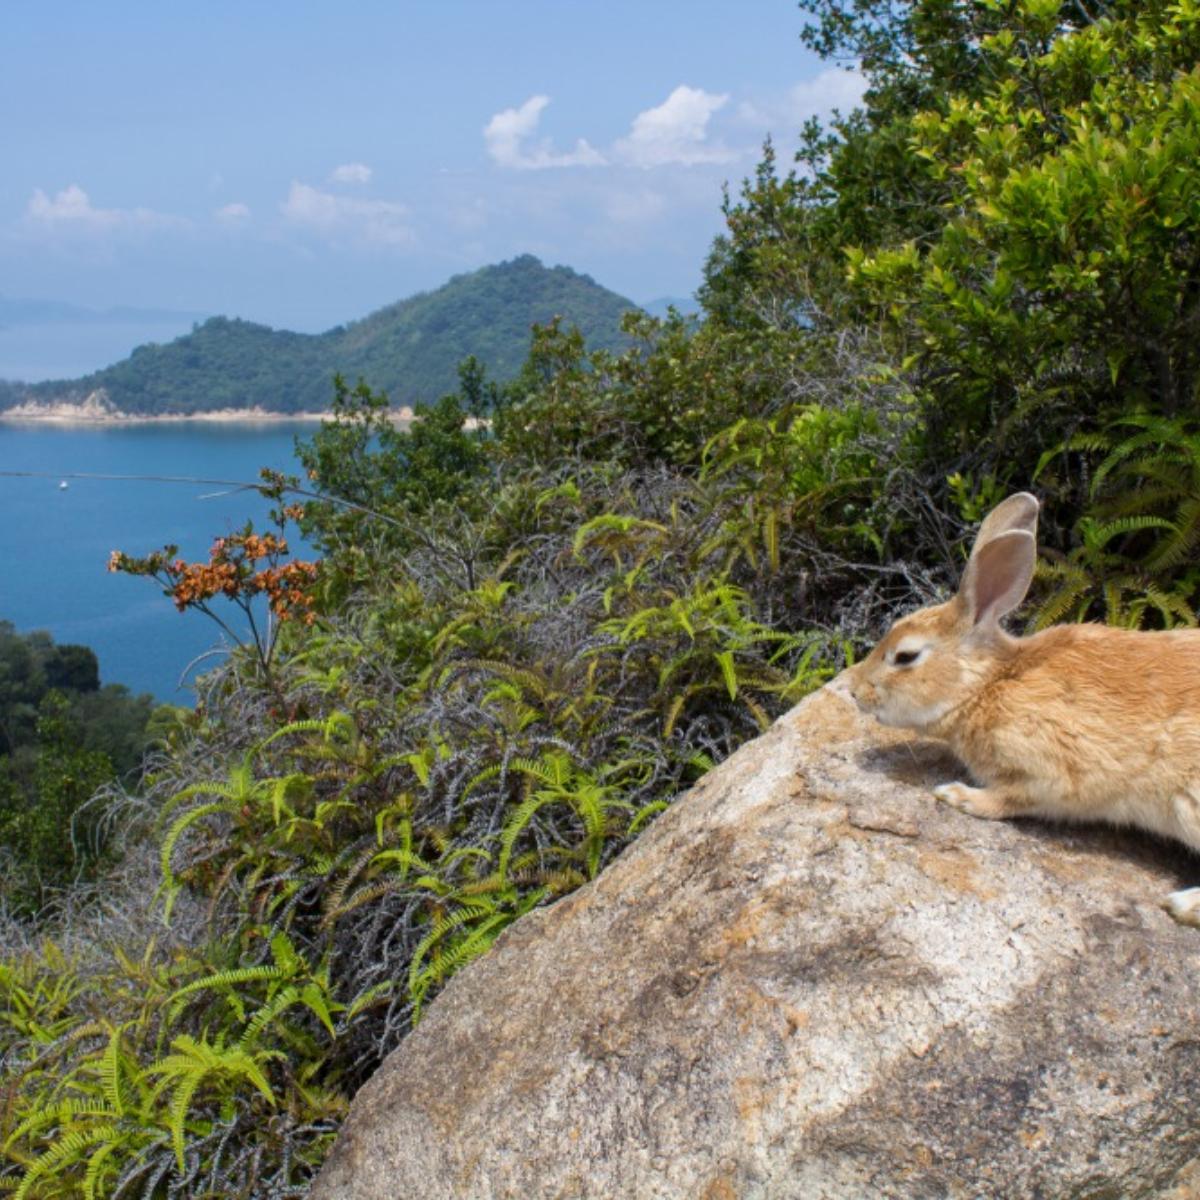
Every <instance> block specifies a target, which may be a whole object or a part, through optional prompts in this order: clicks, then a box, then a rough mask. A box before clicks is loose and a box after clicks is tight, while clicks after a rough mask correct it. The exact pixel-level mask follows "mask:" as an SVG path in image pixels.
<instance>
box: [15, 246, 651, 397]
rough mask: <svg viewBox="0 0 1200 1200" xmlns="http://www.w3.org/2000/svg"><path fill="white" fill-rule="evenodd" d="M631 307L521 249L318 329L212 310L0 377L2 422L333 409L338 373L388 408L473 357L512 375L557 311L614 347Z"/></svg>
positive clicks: (436, 386)
mask: <svg viewBox="0 0 1200 1200" xmlns="http://www.w3.org/2000/svg"><path fill="white" fill-rule="evenodd" d="M636 307H637V305H635V304H634V303H633V302H632V301H631V300H628V299H626V298H625V297H624V296H620V295H618V294H617V293H616V292H612V291H609V290H608V289H607V288H604V287H601V286H600V285H599V284H598V283H596V282H595V281H594V280H593V279H591V278H590V277H589V276H587V275H583V274H580V273H578V272H576V271H573V270H571V268H570V267H563V266H557V267H546V266H544V265H543V264H542V263H541V262H540V261H539V260H538V259H537V258H535V257H534V256H533V255H531V254H525V255H521V256H520V257H518V258H514V259H512V260H511V261H510V262H504V263H499V264H498V265H495V266H489V267H484V268H482V269H481V270H478V271H473V272H471V273H469V274H464V275H456V276H455V277H454V278H453V279H451V280H450V281H449V282H448V283H446V284H444V285H443V286H442V287H440V288H437V289H436V290H435V291H432V292H423V293H420V294H418V295H416V296H412V297H410V298H409V299H407V300H401V301H399V302H398V303H396V304H391V305H388V306H387V307H386V308H381V309H379V310H378V311H377V312H374V313H372V314H370V315H369V316H367V317H364V318H363V319H362V320H360V321H354V322H352V323H351V324H348V325H339V326H336V327H335V328H333V329H330V330H327V331H326V332H325V333H318V334H304V333H290V332H288V331H286V330H278V329H272V328H270V327H269V326H267V325H259V324H256V323H254V322H251V321H243V320H239V319H236V318H228V317H211V318H209V319H208V320H207V321H204V322H203V324H197V325H196V326H195V327H194V328H193V330H192V332H191V333H189V334H185V335H184V336H183V337H179V338H176V339H175V340H174V341H172V342H168V343H166V344H163V345H158V344H153V343H152V344H149V345H145V346H139V347H138V348H137V349H136V350H134V352H133V353H132V354H131V355H130V356H129V357H128V358H126V359H123V360H122V361H120V362H118V363H115V364H114V365H113V366H110V367H105V368H104V369H103V370H100V371H94V372H92V373H91V374H89V375H85V376H83V377H81V378H79V379H71V380H48V381H46V382H43V383H20V382H8V381H0V417H6V416H7V417H9V418H14V417H19V418H26V419H58V420H65V419H79V420H105V419H113V418H117V417H120V416H125V417H128V418H133V419H143V420H144V419H147V418H161V417H173V418H186V417H196V416H201V415H205V416H208V417H210V418H211V417H214V416H216V415H221V416H229V417H233V418H237V417H242V418H247V417H249V418H252V419H267V420H269V419H271V418H272V417H275V416H280V415H284V416H304V415H315V414H319V413H321V412H323V411H324V410H325V409H326V408H328V405H329V400H330V396H331V395H332V388H331V380H332V378H333V376H334V375H335V374H338V373H340V374H341V375H343V376H345V377H346V378H347V379H349V380H351V381H354V380H356V379H358V378H359V377H362V378H364V379H366V380H367V382H368V383H369V384H370V385H371V386H372V387H373V388H376V389H382V390H383V391H386V392H387V393H388V395H389V397H390V398H391V400H392V403H393V405H394V406H395V407H397V408H401V407H407V406H411V405H412V404H415V403H422V402H429V401H432V400H436V399H437V398H438V397H439V396H441V395H444V394H446V393H447V392H451V391H453V390H454V389H455V387H456V386H457V382H458V378H457V366H458V364H459V363H460V362H461V361H462V360H463V359H464V358H466V357H467V355H469V354H473V355H475V357H476V358H478V359H479V360H480V361H481V362H482V363H484V364H485V366H486V367H487V369H488V373H489V375H490V376H491V377H492V378H494V379H497V380H499V381H501V382H503V381H506V380H508V379H511V378H513V377H514V376H515V375H516V373H517V372H518V370H519V369H520V367H521V364H522V363H523V362H524V360H525V357H526V355H527V353H528V350H529V331H530V327H531V326H532V325H534V324H536V323H543V322H546V321H549V320H550V319H551V318H553V317H556V316H558V317H561V318H562V319H563V321H564V322H565V323H566V324H567V325H573V326H577V327H578V328H579V330H580V331H581V332H582V333H583V335H584V337H585V338H586V339H587V342H588V345H589V346H590V347H592V348H594V349H617V348H619V347H621V346H622V345H624V343H625V338H624V335H623V334H622V333H621V331H620V321H621V317H622V315H623V314H624V313H625V312H627V311H628V310H630V309H633V308H636Z"/></svg>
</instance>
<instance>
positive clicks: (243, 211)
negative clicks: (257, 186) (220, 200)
mask: <svg viewBox="0 0 1200 1200" xmlns="http://www.w3.org/2000/svg"><path fill="white" fill-rule="evenodd" d="M213 216H214V217H216V218H217V220H218V221H220V222H222V223H223V224H225V225H238V224H240V223H241V222H242V221H248V220H249V219H250V208H249V206H248V205H246V204H237V203H235V204H222V205H221V207H220V208H218V209H217V210H216V211H215V212H214V213H213Z"/></svg>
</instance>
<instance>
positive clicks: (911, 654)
mask: <svg viewBox="0 0 1200 1200" xmlns="http://www.w3.org/2000/svg"><path fill="white" fill-rule="evenodd" d="M920 657H921V652H920V650H897V651H896V654H895V656H894V657H893V658H892V665H893V666H897V667H911V666H912V665H913V663H915V662H916V661H917V659H918V658H920Z"/></svg>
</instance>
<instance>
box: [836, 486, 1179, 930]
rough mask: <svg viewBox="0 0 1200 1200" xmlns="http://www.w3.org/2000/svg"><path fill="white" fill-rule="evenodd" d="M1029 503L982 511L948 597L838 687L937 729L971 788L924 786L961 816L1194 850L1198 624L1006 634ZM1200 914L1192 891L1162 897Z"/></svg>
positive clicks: (1013, 499) (1032, 522) (1029, 525)
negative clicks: (1140, 835)
mask: <svg viewBox="0 0 1200 1200" xmlns="http://www.w3.org/2000/svg"><path fill="white" fill-rule="evenodd" d="M1037 515H1038V502H1037V500H1036V499H1035V498H1034V497H1033V496H1031V495H1030V494H1029V493H1027V492H1021V493H1018V494H1017V495H1014V496H1009V497H1008V499H1007V500H1005V501H1003V502H1002V503H1001V504H999V505H997V507H996V508H995V509H994V510H993V511H992V512H991V513H990V514H989V515H988V517H987V519H986V520H985V521H984V523H983V525H982V527H981V528H980V530H979V535H978V537H977V539H976V542H975V546H974V549H973V550H972V551H971V558H970V561H969V563H968V564H967V568H966V571H965V572H964V574H963V579H962V583H961V585H960V587H959V591H958V595H957V596H955V597H954V599H952V600H950V601H949V602H948V603H946V604H939V605H937V606H935V607H932V608H925V609H921V610H920V611H919V612H915V613H913V614H911V615H910V616H907V617H902V618H901V619H900V620H898V621H897V622H896V623H895V624H894V625H893V626H892V628H891V629H890V630H889V631H888V632H887V634H886V635H885V636H884V638H883V639H882V640H881V641H880V643H879V644H878V645H877V646H876V647H875V649H874V650H873V651H872V652H871V654H870V655H869V656H868V657H867V658H865V659H864V660H863V661H862V662H861V663H859V664H858V665H857V666H855V667H853V668H851V669H850V670H848V671H846V672H844V673H843V675H842V676H841V677H840V678H839V680H838V681H836V690H838V691H840V692H842V693H843V694H845V695H848V696H849V697H850V698H852V699H853V700H854V701H855V702H856V703H857V704H858V706H859V708H860V709H862V710H863V711H864V712H867V713H870V714H871V715H873V716H875V717H876V718H877V719H878V720H879V721H881V722H882V723H883V724H885V725H897V726H901V727H904V728H908V729H916V730H920V731H921V732H922V733H925V734H929V735H930V736H933V737H937V738H941V739H943V740H944V741H946V742H947V743H948V744H949V745H950V747H951V749H952V750H953V751H954V753H955V754H956V755H957V756H958V757H959V758H960V759H961V760H962V762H963V763H964V764H965V765H966V767H967V768H968V770H969V771H970V773H971V775H972V776H973V777H974V782H975V784H976V785H978V786H972V785H970V784H967V783H962V782H955V783H947V784H943V785H942V786H941V787H939V788H937V789H935V794H936V795H937V796H938V797H939V798H940V799H942V800H944V801H946V802H947V803H949V804H952V805H953V806H954V807H955V808H958V809H961V810H962V811H963V812H965V813H970V814H971V815H972V816H976V817H984V818H988V819H990V820H998V819H1002V818H1004V817H1017V816H1040V817H1052V818H1055V819H1059V820H1068V821H1107V822H1110V823H1112V824H1115V825H1136V826H1140V827H1141V828H1143V829H1149V830H1153V831H1154V832H1156V833H1161V834H1166V835H1167V836H1169V837H1173V838H1177V839H1178V840H1179V841H1181V842H1183V843H1185V844H1186V845H1187V846H1190V847H1191V848H1192V849H1193V850H1200V630H1190V629H1189V630H1172V631H1168V632H1161V633H1139V632H1132V631H1130V630H1125V629H1113V628H1109V627H1106V626H1102V625H1058V626H1054V627H1053V628H1050V629H1046V630H1043V631H1042V632H1041V633H1037V634H1034V635H1033V636H1032V637H1027V638H1015V637H1012V636H1010V635H1009V634H1007V633H1005V631H1004V630H1003V629H1002V628H1001V627H1000V619H1001V618H1002V617H1003V616H1005V614H1006V613H1009V612H1011V611H1012V610H1013V609H1014V608H1016V607H1017V605H1019V604H1020V603H1021V601H1022V600H1023V599H1024V597H1025V593H1026V591H1027V590H1028V587H1029V582H1030V580H1031V579H1032V577H1033V568H1034V562H1035V560H1036V555H1037V546H1036V532H1037ZM1164 906H1165V907H1166V908H1167V910H1168V911H1169V912H1170V913H1171V915H1172V916H1173V917H1175V919H1176V920H1179V921H1182V922H1185V923H1187V924H1191V925H1200V888H1187V889H1185V890H1183V891H1179V892H1174V893H1172V894H1171V895H1170V896H1168V897H1167V898H1166V900H1165V901H1164Z"/></svg>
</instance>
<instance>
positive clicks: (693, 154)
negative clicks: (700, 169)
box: [616, 84, 737, 167]
mask: <svg viewBox="0 0 1200 1200" xmlns="http://www.w3.org/2000/svg"><path fill="white" fill-rule="evenodd" d="M728 100H729V96H728V95H726V94H723V93H722V94H717V93H715V92H706V91H704V89H703V88H693V87H688V86H687V85H686V84H681V85H680V86H679V87H677V88H676V89H675V90H674V91H673V92H672V93H671V94H670V95H669V96H668V97H667V98H666V100H664V101H663V103H662V104H660V105H659V106H658V107H657V108H648V109H646V111H645V112H640V113H638V115H637V116H636V117H634V119H633V125H632V127H631V128H630V131H629V135H628V137H623V138H621V139H620V140H619V141H618V142H617V144H616V153H617V155H618V157H619V158H620V159H621V160H622V161H624V162H627V163H630V164H632V165H633V166H637V167H661V166H666V165H668V164H672V163H675V164H679V165H681V166H693V165H695V164H697V163H721V162H729V161H731V160H732V159H734V158H736V157H737V154H736V153H735V152H734V151H732V150H729V149H728V148H727V147H725V146H722V145H720V144H718V143H714V142H711V141H710V140H709V137H708V122H709V120H710V119H711V118H712V115H713V113H715V112H717V111H718V110H719V109H721V108H723V107H724V106H725V104H726V103H727V102H728Z"/></svg>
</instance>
